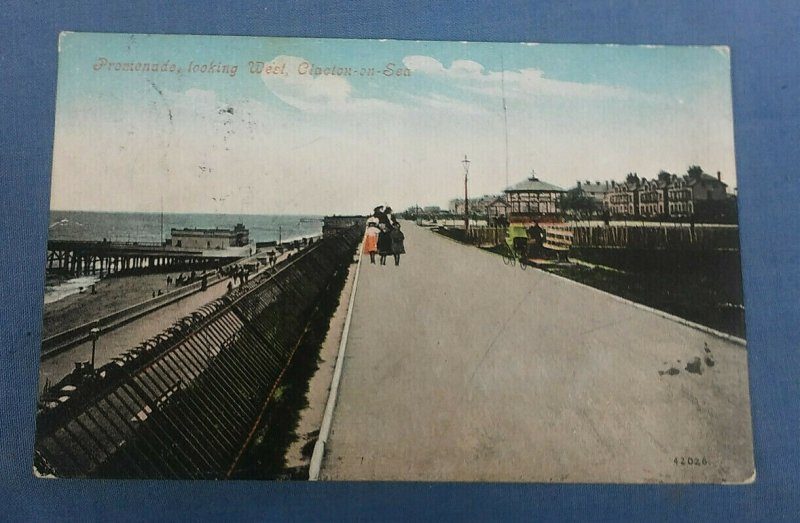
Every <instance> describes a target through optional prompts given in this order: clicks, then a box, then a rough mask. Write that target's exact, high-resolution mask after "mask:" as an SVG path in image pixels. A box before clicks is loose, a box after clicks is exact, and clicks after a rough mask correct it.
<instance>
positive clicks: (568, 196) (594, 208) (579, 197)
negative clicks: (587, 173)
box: [558, 187, 600, 218]
mask: <svg viewBox="0 0 800 523" xmlns="http://www.w3.org/2000/svg"><path fill="white" fill-rule="evenodd" d="M558 206H559V208H560V209H561V212H563V213H565V214H568V215H572V216H577V217H578V218H580V217H581V216H591V215H593V214H595V213H596V212H598V211H599V210H600V206H599V205H598V202H597V201H596V200H595V199H594V198H592V197H591V196H587V195H586V194H585V193H584V192H583V191H582V190H580V189H579V188H577V187H576V188H572V189H570V190H568V191H567V192H566V193H564V194H563V195H562V196H561V198H559V200H558Z"/></svg>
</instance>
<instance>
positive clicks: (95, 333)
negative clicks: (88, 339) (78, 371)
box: [89, 327, 100, 377]
mask: <svg viewBox="0 0 800 523" xmlns="http://www.w3.org/2000/svg"><path fill="white" fill-rule="evenodd" d="M89 333H90V334H91V335H92V377H94V352H95V348H96V347H97V338H99V337H100V329H99V328H97V327H94V328H92V330H90V331H89Z"/></svg>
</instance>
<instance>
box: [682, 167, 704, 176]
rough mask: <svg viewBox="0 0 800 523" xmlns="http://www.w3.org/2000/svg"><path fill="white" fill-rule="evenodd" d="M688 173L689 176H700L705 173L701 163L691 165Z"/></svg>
mask: <svg viewBox="0 0 800 523" xmlns="http://www.w3.org/2000/svg"><path fill="white" fill-rule="evenodd" d="M686 173H687V174H688V175H689V178H700V175H702V174H703V168H702V167H700V166H699V165H690V166H689V168H688V169H687V170H686Z"/></svg>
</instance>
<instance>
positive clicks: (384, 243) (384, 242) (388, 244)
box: [378, 223, 392, 265]
mask: <svg viewBox="0 0 800 523" xmlns="http://www.w3.org/2000/svg"><path fill="white" fill-rule="evenodd" d="M378 227H380V229H381V232H380V233H378V254H379V255H380V257H381V265H386V256H387V255H389V254H391V253H392V237H391V231H390V228H389V227H387V226H386V224H385V223H380V224H379V225H378Z"/></svg>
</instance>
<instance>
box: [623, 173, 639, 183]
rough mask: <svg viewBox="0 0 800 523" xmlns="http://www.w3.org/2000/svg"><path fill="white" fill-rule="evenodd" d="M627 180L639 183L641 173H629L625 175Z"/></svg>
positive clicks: (627, 181)
mask: <svg viewBox="0 0 800 523" xmlns="http://www.w3.org/2000/svg"><path fill="white" fill-rule="evenodd" d="M625 182H626V183H630V184H633V185H639V175H638V174H636V173H628V174H627V176H625Z"/></svg>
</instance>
